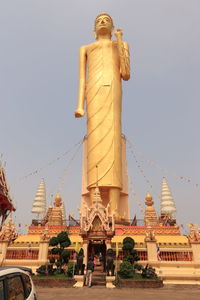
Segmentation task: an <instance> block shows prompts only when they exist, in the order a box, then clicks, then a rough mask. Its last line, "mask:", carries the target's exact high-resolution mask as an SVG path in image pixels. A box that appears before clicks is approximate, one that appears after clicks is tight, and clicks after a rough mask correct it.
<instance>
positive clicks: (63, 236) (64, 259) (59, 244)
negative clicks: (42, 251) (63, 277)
mask: <svg viewBox="0 0 200 300" xmlns="http://www.w3.org/2000/svg"><path fill="white" fill-rule="evenodd" d="M70 245H71V241H70V239H69V236H68V234H67V232H66V231H62V232H60V233H59V234H58V235H57V236H56V237H52V238H51V239H50V241H49V246H52V247H53V248H52V249H51V254H53V255H58V257H57V258H56V259H54V258H53V259H52V258H50V263H55V265H56V267H57V271H58V273H62V272H63V269H62V267H63V266H64V265H65V264H67V263H68V262H69V255H70V253H69V251H68V250H66V248H67V247H69V246H70Z"/></svg>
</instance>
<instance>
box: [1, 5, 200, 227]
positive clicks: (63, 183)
mask: <svg viewBox="0 0 200 300" xmlns="http://www.w3.org/2000/svg"><path fill="white" fill-rule="evenodd" d="M102 12H107V13H109V14H110V15H111V16H112V17H113V20H114V25H115V28H122V29H123V32H124V36H123V37H124V40H126V41H127V42H128V43H129V46H130V51H131V69H132V73H131V75H132V77H131V79H130V81H128V82H125V83H124V84H123V132H124V134H125V135H126V137H127V138H128V139H129V140H130V141H132V143H133V144H134V145H135V146H136V147H137V149H138V151H140V152H142V153H143V154H144V155H145V156H147V157H148V158H150V160H151V164H150V163H148V162H146V161H145V160H144V159H142V158H141V156H139V154H138V153H136V152H135V155H136V158H137V161H138V163H136V162H135V160H134V158H133V155H132V154H131V152H130V149H127V156H128V169H129V176H130V178H131V180H132V181H133V185H134V189H135V191H136V193H137V197H138V199H139V201H140V203H142V205H143V204H144V198H145V194H146V193H147V192H150V193H152V195H153V197H154V201H155V207H156V209H157V210H158V211H159V197H158V196H159V194H160V185H161V180H162V177H163V176H165V177H166V178H167V180H168V183H169V185H170V188H171V191H172V194H173V197H174V200H175V202H176V206H177V219H178V223H179V224H181V223H183V224H188V223H199V225H200V178H199V170H200V155H199V153H200V138H199V128H200V118H199V113H200V102H199V96H200V80H199V78H200V18H199V16H200V1H198V0H190V1H186V0H151V1H149V0H138V1H134V0H123V1H118V0H101V1H96V0H84V1H81V0H79V1H78V0H74V1H67V0H28V1H27V0H13V1H7V0H4V1H3V0H1V1H0V41H1V47H0V66H1V67H0V104H1V106H0V110H1V115H0V153H3V155H4V160H5V161H6V163H7V165H6V171H7V177H8V181H9V184H10V191H11V195H12V196H13V199H14V201H15V205H16V207H17V211H16V213H15V216H16V217H15V218H16V222H19V223H22V224H29V223H30V222H31V219H32V217H33V215H32V214H31V208H32V204H33V200H34V197H35V193H36V190H37V187H38V185H39V183H40V180H41V178H44V179H45V182H46V187H47V200H48V203H49V201H50V197H51V195H52V194H53V195H55V194H56V192H57V191H58V190H59V187H61V196H62V197H63V200H64V202H65V206H66V210H67V214H68V213H69V212H74V213H75V215H76V216H78V211H77V208H78V206H79V203H80V191H81V149H80V150H79V151H78V152H77V154H76V155H75V157H74V153H75V151H76V148H73V146H74V144H75V143H77V142H78V141H79V140H81V139H82V138H83V136H84V135H85V132H86V126H85V123H86V119H85V118H84V119H78V120H77V119H75V118H74V115H73V114H74V110H75V109H76V105H77V92H78V51H79V47H80V46H81V45H84V44H87V43H91V42H92V41H94V36H93V32H92V31H93V26H94V19H95V17H96V15H98V14H99V13H102ZM70 148H73V149H72V151H71V152H70V153H69V154H67V155H65V156H63V157H62V158H61V159H59V160H58V161H57V162H55V163H53V164H52V165H51V166H48V163H49V162H51V161H52V160H54V159H55V158H56V157H59V156H60V155H61V154H62V153H64V152H65V151H67V150H68V149H70ZM72 157H74V158H73V160H72V161H71V158H72ZM155 163H157V164H158V165H159V166H161V167H162V168H164V169H166V170H168V171H169V173H168V174H166V173H165V172H164V171H162V170H159V168H158V167H157V168H156V167H155ZM137 165H139V166H140V168H139V169H140V170H139V169H138V167H137ZM45 166H46V167H45ZM40 168H42V170H41V171H40V172H38V173H37V174H36V175H32V176H28V177H27V178H25V179H20V178H21V177H23V176H25V175H26V174H29V173H30V172H32V171H35V170H38V169H40ZM142 174H145V176H146V178H147V179H148V180H149V181H150V185H152V186H153V189H152V188H151V187H150V186H149V185H148V184H147V182H146V181H145V179H144V177H143V175H142ZM173 174H176V175H178V176H179V177H183V179H185V178H188V179H189V180H191V181H190V182H188V183H187V182H185V180H183V179H181V178H176V176H174V175H173ZM196 183H197V184H199V186H196V185H195V184H196ZM130 202H131V215H132V216H134V214H135V213H137V217H138V218H140V210H139V205H138V202H137V201H136V200H134V199H133V195H132V194H131V195H130Z"/></svg>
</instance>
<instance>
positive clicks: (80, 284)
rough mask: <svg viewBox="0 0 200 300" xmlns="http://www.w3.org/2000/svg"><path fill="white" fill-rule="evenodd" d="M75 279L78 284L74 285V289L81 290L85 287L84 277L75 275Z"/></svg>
mask: <svg viewBox="0 0 200 300" xmlns="http://www.w3.org/2000/svg"><path fill="white" fill-rule="evenodd" d="M74 279H75V280H76V283H75V284H74V285H73V287H76V288H81V287H83V286H84V275H75V276H74Z"/></svg>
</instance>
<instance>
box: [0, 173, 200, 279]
mask: <svg viewBox="0 0 200 300" xmlns="http://www.w3.org/2000/svg"><path fill="white" fill-rule="evenodd" d="M166 182H167V181H166V179H163V182H162V186H161V207H160V215H159V214H158V213H156V211H155V208H154V205H153V204H154V202H153V198H152V196H151V195H150V194H149V193H147V195H146V197H145V204H146V210H145V214H144V224H143V225H131V222H130V221H129V223H127V220H126V222H124V224H123V223H120V224H118V223H116V222H115V218H114V216H113V215H112V214H111V213H110V210H109V205H107V206H104V205H103V200H102V198H101V194H100V191H99V188H98V186H96V189H95V192H94V197H93V200H92V204H91V206H90V207H89V206H88V205H87V203H83V202H82V204H83V207H82V211H81V213H80V221H76V220H74V222H72V220H73V217H70V220H71V221H70V222H69V220H67V221H66V217H65V215H66V212H65V211H63V207H64V205H63V204H64V203H63V200H62V198H61V195H60V194H57V195H56V197H55V199H54V203H53V204H52V203H50V205H49V207H48V208H47V210H46V212H45V213H44V215H43V219H42V220H41V222H38V223H36V222H34V220H33V222H32V224H30V226H29V228H28V232H27V234H21V235H17V233H16V231H15V228H14V223H13V222H12V220H11V219H9V221H8V223H7V224H5V225H4V226H3V229H2V231H1V233H0V263H1V264H2V265H13V264H15V265H23V266H28V267H32V269H33V271H35V270H36V268H37V267H39V266H40V265H41V264H45V263H48V257H49V255H50V253H49V250H50V248H49V245H48V243H49V239H50V237H53V236H55V235H57V234H58V233H59V232H61V231H67V232H68V233H69V237H70V240H71V246H70V247H69V250H70V253H71V254H70V259H71V260H72V261H73V260H74V259H75V251H76V249H77V246H78V248H80V247H82V248H83V249H84V253H85V256H84V260H85V263H86V262H87V259H88V256H89V255H90V254H91V253H93V254H95V255H97V256H98V253H99V252H101V253H102V254H103V255H105V253H106V249H107V248H112V249H114V250H116V249H117V252H118V256H117V257H116V259H117V260H118V264H117V265H119V263H120V261H121V260H122V242H123V239H124V238H125V237H127V236H129V237H132V238H133V239H134V240H135V243H136V246H135V248H136V250H137V251H138V255H139V257H140V261H139V263H141V264H143V265H146V264H147V263H148V264H150V265H152V266H153V267H155V268H156V270H157V273H158V275H159V276H160V277H161V278H163V280H164V283H166V284H167V283H187V284H200V256H199V253H200V230H199V229H198V228H197V227H196V225H193V224H190V233H189V234H188V236H185V235H182V234H181V232H180V228H179V226H178V225H177V224H176V220H175V216H174V213H175V203H174V200H173V199H172V196H171V192H169V187H168V184H167V183H166ZM166 207H167V209H166ZM171 220H173V222H172V221H171ZM158 249H159V255H158Z"/></svg>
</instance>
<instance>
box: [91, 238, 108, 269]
mask: <svg viewBox="0 0 200 300" xmlns="http://www.w3.org/2000/svg"><path fill="white" fill-rule="evenodd" d="M90 257H93V258H94V264H95V269H96V268H97V267H98V269H101V270H102V272H103V271H104V272H105V266H106V243H105V240H90V241H89V245H88V259H89V258H90Z"/></svg>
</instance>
